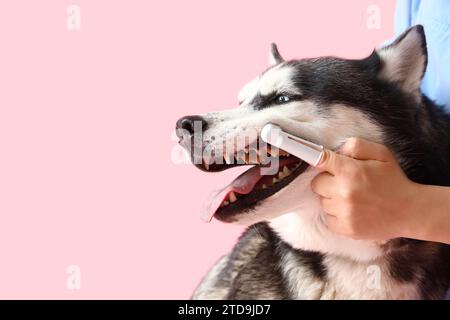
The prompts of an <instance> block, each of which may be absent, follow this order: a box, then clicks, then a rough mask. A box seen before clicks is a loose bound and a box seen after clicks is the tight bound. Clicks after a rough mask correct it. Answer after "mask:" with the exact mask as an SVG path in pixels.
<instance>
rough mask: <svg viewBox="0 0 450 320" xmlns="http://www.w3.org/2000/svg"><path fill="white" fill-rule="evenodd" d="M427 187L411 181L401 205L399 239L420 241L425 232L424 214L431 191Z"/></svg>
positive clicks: (398, 224)
mask: <svg viewBox="0 0 450 320" xmlns="http://www.w3.org/2000/svg"><path fill="white" fill-rule="evenodd" d="M428 187H429V186H427V185H422V184H419V183H416V182H413V181H409V185H408V187H407V188H406V189H405V190H406V196H405V199H404V201H402V202H403V203H400V206H401V209H400V210H399V211H400V219H399V220H400V221H398V223H397V226H398V230H397V233H398V235H399V237H404V238H414V239H419V238H421V237H423V233H424V232H425V230H424V229H425V228H424V225H423V224H424V221H423V220H424V219H423V212H425V208H426V207H427V203H428V201H429V199H430V197H429V193H430V190H429V188H428Z"/></svg>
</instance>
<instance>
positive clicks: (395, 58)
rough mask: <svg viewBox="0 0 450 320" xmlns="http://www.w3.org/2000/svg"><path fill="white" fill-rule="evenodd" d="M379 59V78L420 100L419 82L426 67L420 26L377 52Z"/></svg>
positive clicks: (425, 54) (424, 44)
mask: <svg viewBox="0 0 450 320" xmlns="http://www.w3.org/2000/svg"><path fill="white" fill-rule="evenodd" d="M377 53H378V55H379V57H380V58H381V70H380V72H379V77H380V78H382V79H384V80H387V81H390V82H394V83H396V84H397V85H399V86H400V87H401V88H402V89H403V90H405V91H406V92H408V93H411V94H413V95H415V96H416V97H417V98H418V99H420V81H421V80H422V78H423V75H424V73H425V69H426V65H427V44H426V40H425V33H424V31H423V27H422V26H421V25H417V26H414V27H412V28H410V29H408V30H406V31H405V32H404V33H403V34H401V35H400V36H399V37H398V38H397V39H396V40H395V41H394V42H393V43H391V44H390V45H388V46H387V47H384V48H381V49H379V50H377Z"/></svg>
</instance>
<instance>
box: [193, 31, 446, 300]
mask: <svg viewBox="0 0 450 320" xmlns="http://www.w3.org/2000/svg"><path fill="white" fill-rule="evenodd" d="M270 61H271V66H270V67H269V68H268V69H267V70H266V71H265V72H264V73H262V74H261V75H260V76H258V77H257V78H255V79H254V80H253V81H251V82H250V83H249V84H247V85H246V86H245V87H244V88H243V89H242V90H241V92H240V94H239V102H240V106H239V107H238V108H236V109H232V110H225V111H220V112H211V113H207V114H203V115H201V117H202V118H203V119H204V121H205V123H207V125H208V127H207V130H205V132H204V134H203V143H204V144H205V145H214V144H215V143H218V142H217V141H220V138H221V137H225V135H228V136H229V135H230V133H231V134H232V135H236V136H237V135H239V134H240V132H241V131H242V130H243V128H253V129H255V130H260V129H261V128H262V126H263V125H264V124H266V123H268V122H271V123H276V124H279V125H280V126H281V127H283V128H284V129H285V130H286V131H288V132H290V133H292V134H295V135H297V136H300V137H303V138H305V139H308V140H311V141H313V142H316V143H320V144H322V145H324V146H326V147H327V148H330V149H336V148H337V147H339V146H340V145H341V144H342V143H343V142H344V141H346V140H347V139H348V138H350V137H360V138H365V139H368V140H371V141H375V142H379V143H383V144H385V145H386V146H388V147H389V148H390V149H391V150H392V152H393V153H394V154H395V156H396V158H397V160H398V161H399V163H400V165H401V167H402V169H403V170H404V171H405V173H406V174H407V176H408V177H409V178H410V179H412V180H413V181H416V182H418V183H423V184H435V185H442V186H449V185H450V119H449V117H448V116H447V115H445V114H444V113H443V112H442V111H441V109H440V108H439V107H438V106H436V105H435V104H434V103H433V102H432V101H430V100H429V99H428V98H427V97H425V96H424V95H422V94H421V91H420V82H421V79H422V77H423V74H424V72H425V69H426V64H427V50H426V42H425V36H424V32H423V28H422V27H421V26H415V27H413V28H411V29H409V30H407V31H406V32H405V33H404V34H402V35H401V36H400V37H399V38H398V39H397V40H395V41H394V42H393V43H392V44H391V45H389V46H387V47H384V48H381V49H378V50H375V51H374V52H373V53H372V54H371V55H370V56H369V57H367V58H365V59H362V60H347V59H341V58H335V57H322V58H316V59H302V60H292V61H284V60H283V59H282V58H281V56H280V54H279V52H278V50H277V49H276V47H275V46H272V49H271V55H270ZM280 92H282V93H288V94H291V95H292V96H296V97H301V99H295V100H293V101H291V102H289V103H287V104H283V105H274V104H272V103H271V101H272V100H271V99H269V98H268V97H270V96H273V95H274V94H277V93H280ZM212 137H214V138H212ZM316 174H317V171H316V170H315V169H314V168H312V167H310V168H308V169H307V170H306V172H304V173H303V174H301V175H300V176H298V177H297V178H296V179H295V180H294V181H292V182H291V183H289V184H288V185H287V186H286V187H284V188H283V189H281V190H280V191H278V192H277V193H275V194H274V195H272V196H271V197H269V198H267V199H264V200H263V201H260V202H259V203H258V204H257V205H256V206H255V207H254V208H252V209H251V210H245V211H243V212H242V213H240V214H237V215H235V216H233V219H230V221H231V220H233V221H234V222H236V223H239V224H245V225H249V226H250V227H249V228H248V229H247V231H246V232H245V233H244V234H243V235H242V236H241V238H240V240H239V242H238V244H237V245H236V246H235V248H234V249H233V251H232V252H231V253H229V254H228V255H226V256H224V257H223V258H221V259H220V260H219V261H218V262H217V264H216V265H215V266H214V267H213V268H212V269H211V270H210V272H209V273H208V274H207V275H206V277H205V278H204V279H203V281H202V282H201V284H200V285H199V286H198V288H197V290H196V291H195V293H194V295H193V298H194V299H441V298H442V297H443V296H444V295H445V292H446V289H447V288H448V287H449V284H450V247H449V246H448V245H444V244H438V243H432V242H425V241H417V240H412V239H403V238H402V239H393V240H390V241H387V242H384V243H379V242H376V241H361V240H354V239H351V238H347V237H344V236H340V235H337V234H334V233H332V232H331V231H329V230H328V229H327V227H326V226H325V224H324V222H323V219H322V214H323V212H322V210H321V207H320V204H319V200H318V197H317V196H316V195H315V194H314V193H313V192H312V191H311V188H310V182H311V180H312V179H313V178H314V176H315V175H316ZM418 196H420V195H418ZM426 214H427V213H426V212H424V213H423V215H424V219H426ZM449 215H450V209H449ZM373 267H375V270H379V271H380V283H379V286H378V287H377V288H373V287H371V286H370V285H368V284H367V281H368V277H370V270H373V269H372V268H373Z"/></svg>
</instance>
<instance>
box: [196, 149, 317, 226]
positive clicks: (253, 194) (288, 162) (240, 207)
mask: <svg viewBox="0 0 450 320" xmlns="http://www.w3.org/2000/svg"><path fill="white" fill-rule="evenodd" d="M255 151H256V152H257V154H259V155H260V154H261V152H264V153H265V152H267V156H268V157H267V158H266V160H265V161H262V158H260V157H259V156H257V157H256V158H254V159H253V161H252V160H250V159H249V156H248V154H249V151H248V148H245V150H243V152H237V153H236V154H235V155H234V156H232V158H233V160H234V158H236V160H237V163H230V161H229V157H228V158H227V159H226V163H224V164H212V165H208V164H206V163H202V164H197V165H196V166H197V167H199V168H200V169H202V170H204V171H209V172H211V171H222V170H226V169H229V168H232V167H235V166H236V165H240V164H241V165H253V167H252V168H250V169H249V170H247V171H245V172H244V173H242V174H241V175H239V176H238V177H237V178H236V179H234V180H233V181H232V182H231V183H230V184H229V185H228V186H226V187H225V188H223V189H221V190H219V191H217V192H214V193H213V194H211V196H210V199H209V200H208V201H207V203H206V206H205V207H204V209H205V210H204V212H203V214H202V218H203V220H205V221H208V222H209V221H211V220H212V218H213V217H215V218H216V219H218V220H221V221H225V222H232V221H233V220H235V219H234V218H233V217H234V216H235V215H237V214H242V213H245V212H249V211H251V210H252V209H254V208H255V206H257V205H258V203H259V202H260V201H262V200H264V199H266V198H268V197H270V196H272V195H274V194H275V193H277V192H278V191H280V190H281V189H283V188H284V187H286V186H287V185H288V184H289V183H290V182H292V181H293V180H294V179H295V178H296V177H298V176H299V175H300V174H301V173H303V172H304V171H305V170H306V169H307V168H308V164H307V163H306V162H303V161H302V160H301V159H299V158H297V157H295V156H292V155H290V154H289V153H287V152H285V151H284V150H278V149H272V150H271V149H270V147H269V146H266V147H265V148H264V151H262V150H255ZM224 162H225V161H224Z"/></svg>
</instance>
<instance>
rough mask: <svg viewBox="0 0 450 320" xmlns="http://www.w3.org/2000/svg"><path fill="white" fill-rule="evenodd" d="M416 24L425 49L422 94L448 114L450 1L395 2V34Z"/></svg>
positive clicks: (449, 102) (409, 0)
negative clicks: (420, 29)
mask: <svg viewBox="0 0 450 320" xmlns="http://www.w3.org/2000/svg"><path fill="white" fill-rule="evenodd" d="M416 24H421V25H423V26H424V30H425V35H426V38H427V49H428V66H427V71H426V73H425V77H424V79H423V81H422V91H423V92H424V93H425V94H426V95H427V96H428V97H430V98H431V99H432V100H434V101H436V102H437V103H438V104H440V105H443V106H444V107H445V108H446V109H447V110H448V111H449V112H450V1H448V0H398V1H397V9H396V14H395V32H396V34H397V35H398V34H400V33H402V32H403V31H404V30H405V29H407V28H409V27H411V26H413V25H416Z"/></svg>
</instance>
